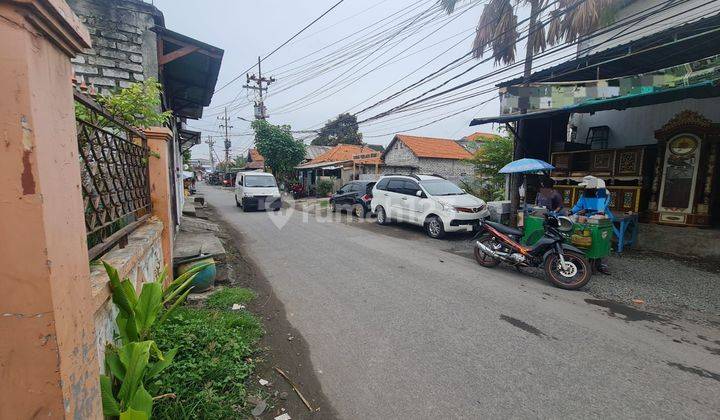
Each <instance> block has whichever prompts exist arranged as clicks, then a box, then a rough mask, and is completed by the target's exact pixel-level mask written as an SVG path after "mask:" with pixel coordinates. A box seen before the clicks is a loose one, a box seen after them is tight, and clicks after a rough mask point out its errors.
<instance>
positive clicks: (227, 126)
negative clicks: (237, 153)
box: [218, 107, 233, 165]
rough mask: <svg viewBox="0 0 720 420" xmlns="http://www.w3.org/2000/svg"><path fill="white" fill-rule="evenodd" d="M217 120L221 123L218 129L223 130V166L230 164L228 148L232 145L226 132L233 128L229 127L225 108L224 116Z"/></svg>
mask: <svg viewBox="0 0 720 420" xmlns="http://www.w3.org/2000/svg"><path fill="white" fill-rule="evenodd" d="M218 119H219V120H221V121H222V122H223V123H222V124H220V128H224V129H225V164H226V165H229V164H230V146H232V144H231V143H230V133H229V132H228V131H229V130H230V129H231V128H233V126H232V125H229V124H228V123H229V122H230V118H228V114H227V107H225V116H222V117H218Z"/></svg>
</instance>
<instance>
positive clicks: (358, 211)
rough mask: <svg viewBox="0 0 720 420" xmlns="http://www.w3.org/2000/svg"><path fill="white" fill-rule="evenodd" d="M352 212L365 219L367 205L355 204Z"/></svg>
mask: <svg viewBox="0 0 720 420" xmlns="http://www.w3.org/2000/svg"><path fill="white" fill-rule="evenodd" d="M352 214H353V216H355V217H357V218H358V219H364V218H365V207H364V206H363V205H362V204H355V205H354V206H353V211H352Z"/></svg>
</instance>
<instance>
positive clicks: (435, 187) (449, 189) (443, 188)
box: [420, 179, 465, 195]
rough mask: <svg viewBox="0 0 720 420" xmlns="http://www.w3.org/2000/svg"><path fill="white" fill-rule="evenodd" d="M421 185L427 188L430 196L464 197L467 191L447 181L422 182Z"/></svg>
mask: <svg viewBox="0 0 720 420" xmlns="http://www.w3.org/2000/svg"><path fill="white" fill-rule="evenodd" d="M420 185H422V187H423V188H425V191H427V193H428V194H430V195H463V194H465V191H463V190H461V189H460V187H458V186H457V185H455V184H453V183H452V182H450V181H448V180H445V179H432V180H427V181H420Z"/></svg>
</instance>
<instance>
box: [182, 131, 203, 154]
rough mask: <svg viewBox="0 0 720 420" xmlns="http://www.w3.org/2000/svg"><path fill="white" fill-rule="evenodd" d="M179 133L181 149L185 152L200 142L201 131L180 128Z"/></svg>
mask: <svg viewBox="0 0 720 420" xmlns="http://www.w3.org/2000/svg"><path fill="white" fill-rule="evenodd" d="M178 134H179V135H180V151H181V152H185V151H186V150H189V149H190V148H191V147H193V146H195V145H197V144H200V134H201V133H200V132H199V131H193V130H187V129H184V128H183V129H180V130H178Z"/></svg>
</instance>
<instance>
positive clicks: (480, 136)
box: [463, 131, 500, 141]
mask: <svg viewBox="0 0 720 420" xmlns="http://www.w3.org/2000/svg"><path fill="white" fill-rule="evenodd" d="M498 137H500V136H499V135H497V134H495V133H483V132H482V131H478V132H476V133H472V134H468V135H467V136H465V137H463V140H467V141H484V140H493V139H496V138H498Z"/></svg>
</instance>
